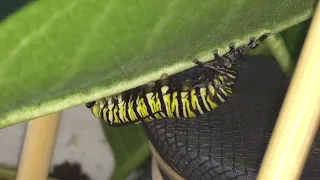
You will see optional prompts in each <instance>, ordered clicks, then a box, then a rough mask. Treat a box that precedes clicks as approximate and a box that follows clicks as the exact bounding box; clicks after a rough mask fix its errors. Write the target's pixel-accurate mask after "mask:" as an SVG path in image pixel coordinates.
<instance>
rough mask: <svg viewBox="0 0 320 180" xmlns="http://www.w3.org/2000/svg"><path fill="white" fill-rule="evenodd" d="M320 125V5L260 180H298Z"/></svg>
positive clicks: (268, 149)
mask: <svg viewBox="0 0 320 180" xmlns="http://www.w3.org/2000/svg"><path fill="white" fill-rule="evenodd" d="M319 121H320V4H318V7H317V10H316V13H315V15H314V18H313V21H312V24H311V26H310V30H309V33H308V35H307V38H306V41H305V44H304V46H303V49H302V52H301V54H300V58H299V62H298V64H297V67H296V70H295V72H294V75H293V77H292V81H291V83H290V86H289V90H288V92H287V94H286V97H285V100H284V103H283V106H282V108H281V111H280V114H279V117H278V120H277V123H276V126H275V129H274V131H273V133H272V137H271V139H270V143H269V145H268V148H267V151H266V153H265V156H264V159H263V162H262V166H261V168H260V172H259V174H258V178H257V179H258V180H275V179H281V180H298V179H300V176H301V173H302V170H303V167H304V165H305V162H306V159H307V157H308V154H309V152H310V148H311V145H312V143H313V141H314V138H315V135H316V132H317V130H318V128H319Z"/></svg>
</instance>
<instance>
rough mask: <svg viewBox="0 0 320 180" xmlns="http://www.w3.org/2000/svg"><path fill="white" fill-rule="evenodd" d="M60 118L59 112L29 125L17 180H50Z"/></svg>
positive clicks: (33, 121)
mask: <svg viewBox="0 0 320 180" xmlns="http://www.w3.org/2000/svg"><path fill="white" fill-rule="evenodd" d="M60 117H61V113H60V112H58V113H55V114H51V115H48V116H44V117H41V118H37V119H34V120H32V121H30V122H29V123H28V129H27V132H26V136H25V140H24V145H23V150H22V155H21V158H20V165H19V169H18V175H17V180H31V179H32V180H45V179H48V172H49V167H50V165H51V159H52V154H53V150H54V144H55V140H56V136H57V132H58V129H59V122H60Z"/></svg>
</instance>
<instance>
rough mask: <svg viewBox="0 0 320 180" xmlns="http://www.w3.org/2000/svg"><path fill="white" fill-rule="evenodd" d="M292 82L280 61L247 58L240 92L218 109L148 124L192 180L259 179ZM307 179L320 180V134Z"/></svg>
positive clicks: (163, 152)
mask: <svg viewBox="0 0 320 180" xmlns="http://www.w3.org/2000/svg"><path fill="white" fill-rule="evenodd" d="M288 84H289V81H288V79H287V78H286V76H285V75H284V74H283V73H282V72H281V70H280V68H279V66H278V64H277V62H276V61H275V60H272V59H271V60H270V59H266V58H260V57H259V58H258V59H257V58H255V59H254V58H252V57H246V58H245V62H242V63H241V65H240V67H239V79H238V82H237V83H236V87H235V91H234V94H233V95H232V97H231V98H230V99H228V100H227V101H226V102H225V103H224V104H222V105H221V106H219V107H218V108H217V109H216V110H214V111H212V112H210V113H208V114H205V115H203V116H201V117H198V118H197V119H196V120H195V119H193V120H192V119H182V118H181V119H179V118H178V119H165V120H155V121H152V122H148V123H143V127H144V129H145V130H146V132H147V134H148V136H149V139H150V141H151V143H152V145H153V146H154V148H155V149H156V151H157V152H158V153H159V155H160V156H161V158H162V159H163V160H164V162H165V163H166V164H168V165H169V166H170V167H171V168H172V169H173V170H175V171H176V172H177V173H178V174H180V176H182V177H184V178H186V179H191V180H192V179H197V180H198V179H219V180H225V179H238V180H242V179H245V180H248V179H256V176H257V173H258V170H259V167H260V164H261V162H262V158H263V155H264V152H265V150H266V147H267V145H268V141H269V138H270V136H271V133H272V129H273V126H274V123H275V121H276V119H277V115H278V112H279V109H280V107H281V104H282V101H283V98H284V95H285V92H286V89H287V87H288ZM302 179H314V180H315V179H317V180H319V179H320V133H318V136H317V139H316V141H315V142H314V145H313V148H312V152H311V153H310V157H309V159H308V163H307V164H306V167H305V169H304V172H303V175H302Z"/></svg>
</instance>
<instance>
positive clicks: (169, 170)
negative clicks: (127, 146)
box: [150, 142, 184, 180]
mask: <svg viewBox="0 0 320 180" xmlns="http://www.w3.org/2000/svg"><path fill="white" fill-rule="evenodd" d="M150 149H151V152H152V155H153V159H154V160H155V161H156V162H157V165H158V167H159V168H160V169H161V170H162V171H163V172H165V173H166V175H168V176H169V177H170V179H172V180H184V178H183V177H181V176H180V175H179V174H178V173H176V172H175V171H174V170H173V169H172V168H171V167H170V166H169V165H168V164H167V163H165V162H164V160H163V159H162V158H161V156H160V154H158V152H157V150H155V148H154V147H153V145H152V143H151V142H150Z"/></svg>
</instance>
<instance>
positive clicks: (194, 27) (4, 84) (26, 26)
mask: <svg viewBox="0 0 320 180" xmlns="http://www.w3.org/2000/svg"><path fill="white" fill-rule="evenodd" d="M313 3H314V2H312V1H306V0H268V1H266V0H241V1H235V0H225V1H221V0H202V1H191V0H185V1H181V0H162V1H154V0H137V1H126V0H117V1H115V0H114V1H112V0H110V1H104V0H95V1H87V0H70V1H65V0H55V1H49V0H42V1H34V2H32V3H30V4H29V5H27V6H26V7H24V8H23V9H21V10H19V11H18V12H17V13H15V14H14V15H11V16H10V17H8V18H7V19H6V20H5V21H2V22H1V24H0V76H1V81H0V89H1V92H0V99H1V102H2V103H1V105H0V128H3V127H7V126H10V125H13V124H16V123H20V122H24V121H27V120H29V119H32V118H36V117H39V116H43V115H46V114H49V113H53V112H56V111H60V110H64V109H66V108H70V107H73V106H75V105H78V104H82V103H85V102H88V101H91V100H94V99H98V98H101V97H103V96H108V95H112V94H115V93H118V92H121V91H124V90H127V89H130V88H133V87H135V86H138V85H141V84H144V83H146V82H148V81H150V80H154V79H158V78H159V77H160V75H161V74H162V73H164V72H166V73H168V74H169V75H170V74H173V73H176V72H179V71H183V70H185V69H187V68H190V67H192V66H194V64H193V63H192V62H191V60H193V59H195V58H199V59H200V60H201V61H209V60H210V59H212V57H213V56H212V51H213V50H219V51H220V53H221V54H223V53H225V52H226V51H227V50H228V45H229V43H231V42H236V44H237V45H241V44H244V43H247V42H248V39H249V38H250V37H253V36H254V37H257V36H259V35H261V34H263V33H265V32H270V33H277V32H280V31H282V30H284V29H286V28H288V27H291V26H293V25H295V24H298V23H300V22H302V21H304V20H306V19H307V18H309V17H310V16H311V15H312V13H313V11H314V10H313V8H314V7H313Z"/></svg>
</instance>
